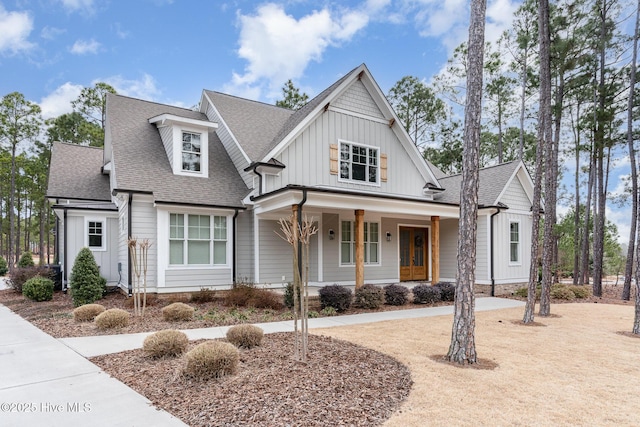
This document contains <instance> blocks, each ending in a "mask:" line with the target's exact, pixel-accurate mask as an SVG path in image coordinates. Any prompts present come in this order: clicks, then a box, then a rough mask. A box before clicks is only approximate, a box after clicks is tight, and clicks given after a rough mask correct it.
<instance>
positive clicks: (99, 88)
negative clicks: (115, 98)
mask: <svg viewBox="0 0 640 427" xmlns="http://www.w3.org/2000/svg"><path fill="white" fill-rule="evenodd" d="M108 93H113V94H115V93H116V90H115V89H114V88H113V87H112V86H110V85H108V84H107V83H103V82H98V83H96V84H95V85H94V86H93V87H85V88H83V89H82V91H81V92H80V95H78V97H77V98H76V99H75V100H74V101H72V102H71V105H72V106H73V110H74V111H75V112H77V113H79V114H81V115H82V117H84V119H85V120H87V121H88V122H90V123H93V124H95V125H97V126H99V127H100V129H102V130H103V131H104V124H105V120H106V112H107V94H108ZM102 139H104V137H103V138H101V140H102Z"/></svg>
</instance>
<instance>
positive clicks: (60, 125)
mask: <svg viewBox="0 0 640 427" xmlns="http://www.w3.org/2000/svg"><path fill="white" fill-rule="evenodd" d="M47 125H48V126H49V128H48V129H47V140H48V141H49V143H50V144H52V143H53V142H56V141H58V142H66V143H69V144H79V145H89V146H92V147H102V146H103V145H104V135H103V133H102V128H101V127H100V126H99V125H98V124H97V123H94V122H90V121H88V120H87V119H85V118H84V117H83V115H82V114H80V113H78V112H76V111H74V112H71V113H66V114H62V115H60V116H58V117H56V118H53V119H48V120H47Z"/></svg>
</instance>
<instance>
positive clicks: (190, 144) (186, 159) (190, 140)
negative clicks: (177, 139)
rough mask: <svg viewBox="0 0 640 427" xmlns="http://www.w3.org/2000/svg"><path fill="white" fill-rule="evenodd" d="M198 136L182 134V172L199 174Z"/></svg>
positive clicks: (199, 145) (196, 134)
mask: <svg viewBox="0 0 640 427" xmlns="http://www.w3.org/2000/svg"><path fill="white" fill-rule="evenodd" d="M201 148H202V145H201V142H200V134H199V133H193V132H182V170H183V171H190V172H200V160H201V156H202V153H201Z"/></svg>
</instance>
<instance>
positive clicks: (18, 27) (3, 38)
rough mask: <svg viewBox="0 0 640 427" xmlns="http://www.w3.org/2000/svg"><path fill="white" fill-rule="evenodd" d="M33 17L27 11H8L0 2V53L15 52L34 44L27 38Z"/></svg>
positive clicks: (31, 27) (29, 47)
mask: <svg viewBox="0 0 640 427" xmlns="http://www.w3.org/2000/svg"><path fill="white" fill-rule="evenodd" d="M32 30H33V18H32V17H31V15H30V14H29V13H28V12H8V11H7V10H5V8H4V7H3V6H2V4H0V53H10V54H16V53H18V52H21V51H25V50H29V49H31V48H32V47H33V46H34V45H33V43H31V42H29V40H28V38H29V35H30V34H31V31H32Z"/></svg>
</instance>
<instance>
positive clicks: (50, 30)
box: [40, 26, 67, 40]
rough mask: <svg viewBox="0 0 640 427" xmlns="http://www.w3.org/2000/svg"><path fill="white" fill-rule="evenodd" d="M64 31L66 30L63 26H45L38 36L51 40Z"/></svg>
mask: <svg viewBox="0 0 640 427" xmlns="http://www.w3.org/2000/svg"><path fill="white" fill-rule="evenodd" d="M66 32H67V30H65V29H63V28H56V27H49V26H46V27H44V28H43V29H42V30H41V31H40V37H42V38H43V39H47V40H53V39H55V38H57V37H58V36H59V35H60V34H64V33H66Z"/></svg>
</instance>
